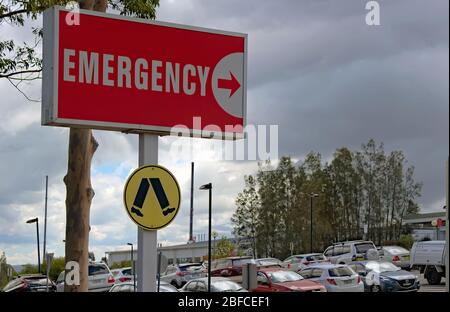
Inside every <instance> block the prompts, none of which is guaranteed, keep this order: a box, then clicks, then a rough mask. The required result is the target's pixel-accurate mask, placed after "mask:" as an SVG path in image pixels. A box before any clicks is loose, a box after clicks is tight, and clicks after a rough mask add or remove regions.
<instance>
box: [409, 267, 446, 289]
mask: <svg viewBox="0 0 450 312" xmlns="http://www.w3.org/2000/svg"><path fill="white" fill-rule="evenodd" d="M412 272H413V273H414V274H416V275H419V271H412ZM420 285H421V287H420V290H419V292H445V278H443V279H442V280H441V284H440V285H428V281H427V280H426V279H425V278H424V277H423V274H420Z"/></svg>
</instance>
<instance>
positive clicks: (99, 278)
mask: <svg viewBox="0 0 450 312" xmlns="http://www.w3.org/2000/svg"><path fill="white" fill-rule="evenodd" d="M88 268H89V271H88V279H89V281H88V291H89V292H107V291H109V289H110V288H111V287H112V286H113V285H114V283H115V282H116V279H115V278H114V277H113V274H112V273H111V271H110V270H109V267H108V266H107V265H106V264H105V263H94V262H92V263H89V267H88ZM64 280H65V272H64V271H62V272H61V273H60V274H59V276H58V279H57V280H56V291H57V292H64Z"/></svg>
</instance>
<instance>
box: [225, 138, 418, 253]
mask: <svg viewBox="0 0 450 312" xmlns="http://www.w3.org/2000/svg"><path fill="white" fill-rule="evenodd" d="M421 186H422V185H421V183H417V182H416V181H415V180H414V167H413V166H408V162H407V160H406V157H405V156H404V154H403V152H401V151H392V152H390V153H389V154H386V153H385V151H384V147H383V144H378V145H377V144H376V142H375V141H374V140H369V142H368V143H367V144H363V145H362V146H361V150H359V151H351V150H349V149H348V148H345V147H343V148H339V149H337V150H336V151H335V153H334V155H333V157H332V159H331V160H330V161H329V162H325V163H324V162H323V160H322V158H321V155H320V154H319V153H314V152H311V153H309V154H308V155H306V157H305V159H304V160H303V161H302V162H298V163H297V164H294V163H293V161H292V160H291V158H290V157H282V158H281V159H280V161H279V163H278V164H277V166H276V167H275V168H274V167H273V166H272V164H271V163H270V162H265V163H262V164H260V165H259V169H258V173H257V175H256V178H253V177H252V176H249V177H246V178H245V188H244V190H243V191H242V192H241V193H239V194H238V196H237V198H236V211H235V213H234V215H233V217H232V219H231V221H232V223H233V227H234V235H235V236H236V237H237V238H239V239H240V241H241V242H248V241H252V242H254V243H252V244H251V245H252V248H254V250H255V253H256V254H258V256H259V257H262V256H275V257H279V258H284V257H286V256H287V255H289V254H290V247H291V244H293V246H294V250H293V251H294V252H295V253H303V252H309V249H310V240H311V236H310V231H311V216H310V212H311V194H312V193H314V194H318V195H319V196H318V197H313V198H312V204H313V209H312V225H313V236H312V247H313V249H314V251H323V249H324V248H325V247H327V246H328V245H329V244H331V243H332V242H336V241H342V240H348V239H362V238H364V236H365V237H366V239H371V240H373V241H374V242H375V243H376V244H381V243H383V242H384V241H387V240H390V241H398V240H399V238H400V237H401V235H402V234H404V232H405V231H406V229H405V228H404V227H403V226H402V221H403V218H404V216H405V215H407V214H409V213H415V212H417V211H418V205H417V203H416V200H417V198H418V197H419V196H420V193H421ZM365 226H366V227H367V229H368V230H367V234H366V235H364V227H365ZM403 240H405V238H404V237H402V241H403ZM404 244H405V245H408V244H409V242H407V241H405V242H404Z"/></svg>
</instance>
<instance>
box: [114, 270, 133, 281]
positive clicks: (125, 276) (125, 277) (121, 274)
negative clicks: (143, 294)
mask: <svg viewBox="0 0 450 312" xmlns="http://www.w3.org/2000/svg"><path fill="white" fill-rule="evenodd" d="M111 273H112V274H113V276H114V279H115V280H116V282H121V283H123V282H128V281H133V280H134V276H133V269H132V268H131V267H128V268H121V269H114V270H111Z"/></svg>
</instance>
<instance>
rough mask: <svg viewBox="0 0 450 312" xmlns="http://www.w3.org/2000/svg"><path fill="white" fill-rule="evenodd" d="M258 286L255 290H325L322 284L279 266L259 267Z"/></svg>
mask: <svg viewBox="0 0 450 312" xmlns="http://www.w3.org/2000/svg"><path fill="white" fill-rule="evenodd" d="M256 278H257V281H258V287H256V288H254V289H252V291H255V292H274V291H282V292H288V291H299V292H315V291H318V292H325V291H326V289H325V287H324V286H323V285H321V284H319V283H316V282H313V281H309V280H306V279H304V278H303V277H302V276H301V275H300V274H298V273H295V272H293V271H290V270H286V269H281V268H265V269H259V270H258V272H257V277H256Z"/></svg>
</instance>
